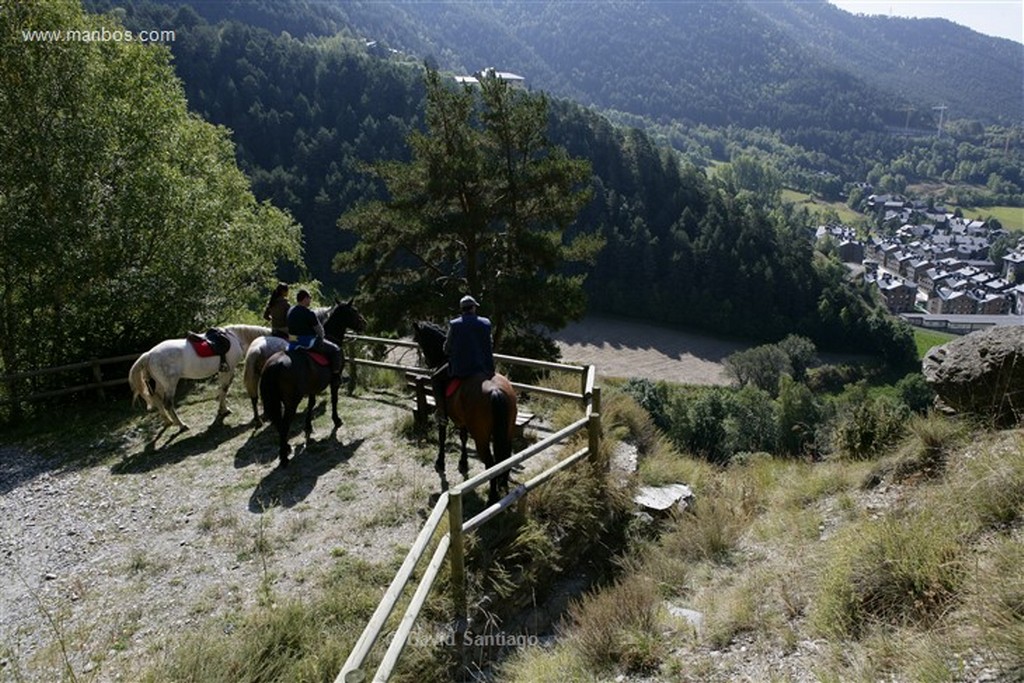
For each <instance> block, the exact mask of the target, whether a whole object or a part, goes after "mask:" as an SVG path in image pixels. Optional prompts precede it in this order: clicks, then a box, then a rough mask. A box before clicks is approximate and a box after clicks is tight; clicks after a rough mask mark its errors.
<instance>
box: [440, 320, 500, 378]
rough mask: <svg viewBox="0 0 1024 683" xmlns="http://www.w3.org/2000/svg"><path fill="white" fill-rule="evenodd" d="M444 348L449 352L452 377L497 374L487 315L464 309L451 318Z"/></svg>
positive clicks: (449, 369) (449, 367)
mask: <svg viewBox="0 0 1024 683" xmlns="http://www.w3.org/2000/svg"><path fill="white" fill-rule="evenodd" d="M444 350H445V352H446V353H447V354H448V374H450V375H451V376H452V377H470V376H472V375H478V374H484V375H486V376H488V377H490V376H492V375H493V374H494V351H493V349H492V348H491V321H490V320H488V319H487V318H483V317H480V316H477V315H475V314H473V313H463V314H462V316H461V317H459V318H455V319H454V320H452V321H450V322H449V323H448V337H447V338H446V339H445V341H444Z"/></svg>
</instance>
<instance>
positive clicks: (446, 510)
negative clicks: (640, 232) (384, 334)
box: [335, 337, 601, 683]
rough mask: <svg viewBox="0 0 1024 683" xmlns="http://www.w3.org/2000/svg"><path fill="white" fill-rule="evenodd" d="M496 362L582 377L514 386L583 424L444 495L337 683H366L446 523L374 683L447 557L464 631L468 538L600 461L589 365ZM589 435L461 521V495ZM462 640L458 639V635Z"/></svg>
mask: <svg viewBox="0 0 1024 683" xmlns="http://www.w3.org/2000/svg"><path fill="white" fill-rule="evenodd" d="M353 340H354V341H362V342H368V343H381V344H388V345H391V346H394V347H404V346H409V345H410V344H411V343H410V342H404V341H400V340H393V339H376V338H373V337H354V338H353ZM413 346H414V345H413ZM495 359H496V360H499V361H502V362H505V363H509V364H513V365H515V364H521V365H527V366H530V367H534V368H542V369H550V370H560V371H567V372H574V373H578V374H579V375H580V391H579V393H575V392H568V391H562V390H557V389H549V388H547V387H538V386H531V385H524V384H516V385H515V386H516V387H517V388H519V389H529V390H530V391H534V392H537V393H541V394H548V395H554V396H558V397H560V398H567V399H573V400H578V401H580V402H581V404H582V407H583V417H581V418H580V419H579V420H576V421H575V422H573V423H572V424H570V425H568V426H566V427H564V428H562V429H560V430H558V431H557V432H555V433H554V434H552V435H551V436H549V437H547V438H546V439H543V440H541V441H538V442H537V443H535V444H533V445H531V446H529V447H527V448H525V449H523V450H522V451H520V452H518V453H516V454H514V455H513V456H512V457H511V458H509V459H508V460H505V461H504V462H500V463H498V464H496V465H494V466H493V467H491V468H489V469H487V470H485V471H484V472H481V473H480V474H478V475H476V476H474V477H472V478H470V479H467V480H466V481H465V482H463V483H462V484H460V485H458V486H456V487H454V488H452V489H450V490H448V491H446V492H444V493H442V494H441V496H440V498H439V499H438V501H437V503H436V504H435V505H434V509H433V511H432V512H431V513H430V515H429V517H428V518H427V521H426V523H425V524H424V525H423V528H422V529H421V530H420V533H419V535H418V536H417V537H416V541H415V542H414V543H413V545H412V548H410V550H409V553H408V554H407V555H406V557H405V561H404V562H403V563H402V566H401V567H400V568H399V570H398V573H397V574H396V575H395V578H394V579H393V580H392V581H391V585H390V586H389V587H388V589H387V591H386V592H385V594H384V597H383V599H382V600H381V602H380V604H379V605H377V609H376V610H375V611H374V613H373V616H371V617H370V620H369V622H368V623H367V625H366V628H365V629H363V632H362V634H361V635H360V636H359V639H358V640H357V641H356V644H355V646H354V647H353V648H352V651H351V652H350V653H349V656H348V659H347V660H346V661H345V664H344V666H343V667H342V669H341V671H340V672H339V673H338V676H337V678H336V679H335V683H357V682H361V681H365V680H367V673H368V672H367V671H365V670H364V669H363V665H364V663H365V662H366V659H367V657H368V656H369V654H370V652H371V650H372V649H373V647H374V645H375V644H376V643H377V641H378V640H379V639H380V637H381V633H382V631H383V630H384V627H385V624H386V623H387V620H388V618H389V617H390V616H391V614H392V612H393V611H394V609H395V606H396V605H397V604H398V601H399V600H400V599H401V597H402V595H403V594H404V593H405V590H406V588H407V587H408V586H409V583H410V581H411V579H412V575H413V572H414V571H415V570H416V567H417V565H418V564H419V563H420V561H421V559H422V558H423V556H424V555H425V554H426V551H427V548H428V547H429V546H430V543H431V541H432V540H433V538H434V536H435V535H436V534H437V531H438V528H439V527H440V525H441V522H442V521H443V520H444V519H445V518H446V517H447V519H448V532H447V533H445V534H444V535H443V536H442V537H441V538H440V540H439V541H438V543H437V546H436V547H435V548H434V552H433V555H431V558H430V560H429V562H428V563H427V566H426V568H425V569H424V570H423V575H422V576H421V577H420V579H419V581H418V582H417V583H416V588H415V591H414V593H413V595H412V598H411V599H410V601H409V604H408V606H407V607H406V610H405V613H404V614H403V615H402V618H401V620H400V621H399V623H398V626H397V628H396V630H395V632H394V634H393V635H392V637H391V642H390V643H389V645H388V648H387V651H386V652H385V653H384V656H383V658H382V659H381V662H380V664H379V665H378V667H377V669H376V672H375V673H374V675H373V681H375V682H376V681H387V680H388V678H389V677H390V676H391V673H392V672H393V671H394V668H395V666H396V665H397V664H398V659H399V657H400V656H401V654H402V650H403V649H404V648H405V646H406V644H407V643H408V640H409V636H410V634H411V632H412V628H413V625H414V623H415V621H416V617H417V616H418V615H419V612H420V609H421V608H422V607H423V604H424V602H425V601H426V599H427V595H428V594H429V593H430V589H431V587H432V586H433V584H434V581H435V580H436V578H437V575H438V573H439V572H440V570H441V567H442V566H443V564H444V561H445V557H446V556H447V558H448V561H449V563H450V573H451V586H452V596H451V597H452V606H453V612H454V617H455V623H456V624H460V625H462V628H464V627H465V624H466V623H467V622H466V612H467V604H466V573H465V545H464V540H463V539H464V535H465V534H466V533H468V532H470V531H473V530H474V529H477V528H479V527H480V526H482V525H483V524H485V523H486V522H487V521H488V520H491V519H493V518H494V517H495V516H496V515H498V514H500V513H501V512H502V511H503V510H506V509H507V508H508V507H509V506H511V505H512V504H513V503H515V502H516V501H517V500H519V499H520V498H522V497H523V496H524V495H526V494H527V493H528V492H529V491H531V490H533V489H535V488H537V487H538V486H541V485H542V484H544V483H545V482H547V481H548V480H550V479H551V478H552V477H553V476H554V475H555V474H557V473H558V472H560V471H562V470H564V469H567V468H569V467H571V466H572V465H574V464H575V463H577V462H579V461H580V460H581V459H583V458H584V457H586V456H588V455H591V456H595V457H596V454H597V452H598V449H599V447H600V439H601V414H600V401H601V392H600V388H599V387H596V386H595V375H596V373H595V369H594V366H592V365H591V366H586V367H583V366H576V365H564V364H561V363H546V362H543V361H536V360H531V359H527V358H516V357H513V356H502V355H498V354H495ZM351 362H352V363H353V364H354V365H366V366H370V367H380V368H389V369H392V370H396V371H401V372H408V371H414V370H422V369H421V368H416V367H415V366H407V365H404V364H399V363H388V362H385V361H375V360H368V359H359V358H352V359H351ZM584 429H585V430H587V434H588V441H587V447H586V448H582V449H580V450H578V451H576V452H575V453H572V454H571V455H569V456H567V457H564V458H562V459H561V460H559V462H557V463H556V464H554V465H552V466H551V467H548V468H547V469H546V470H544V471H543V472H541V473H540V474H538V475H536V476H535V477H533V478H532V479H530V480H529V481H527V482H526V483H524V484H520V485H519V486H517V487H516V488H515V489H513V490H512V491H510V492H509V493H508V494H507V495H506V496H505V497H504V498H502V499H501V500H499V501H498V502H496V503H494V504H493V505H490V506H489V507H487V508H485V509H484V510H483V511H481V512H480V513H479V514H477V515H476V516H474V517H472V518H471V519H469V520H466V519H465V518H464V516H463V511H462V499H463V495H464V494H466V493H467V492H470V491H472V490H474V489H476V488H477V487H479V486H482V485H484V484H486V483H487V482H489V481H490V480H491V479H493V478H495V477H497V476H499V475H501V474H503V473H505V472H508V471H509V470H511V469H512V468H513V467H516V466H518V465H520V464H522V463H524V462H526V461H527V460H529V459H530V458H532V457H534V456H536V455H538V454H540V453H542V452H544V451H547V450H548V449H550V448H553V447H554V446H557V445H558V444H560V443H561V442H563V441H565V440H566V439H568V438H569V437H571V436H572V435H574V434H576V433H578V432H581V431H582V430H584ZM459 635H460V636H461V634H459Z"/></svg>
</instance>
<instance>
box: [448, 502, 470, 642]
mask: <svg viewBox="0 0 1024 683" xmlns="http://www.w3.org/2000/svg"><path fill="white" fill-rule="evenodd" d="M448 534H449V537H450V538H451V545H450V546H449V548H448V552H449V553H451V573H452V577H451V580H452V603H453V607H454V610H455V642H456V643H461V642H462V634H463V633H465V631H466V627H467V621H466V610H467V608H466V560H465V544H464V542H463V537H462V491H460V490H459V489H455V490H453V491H449V492H448Z"/></svg>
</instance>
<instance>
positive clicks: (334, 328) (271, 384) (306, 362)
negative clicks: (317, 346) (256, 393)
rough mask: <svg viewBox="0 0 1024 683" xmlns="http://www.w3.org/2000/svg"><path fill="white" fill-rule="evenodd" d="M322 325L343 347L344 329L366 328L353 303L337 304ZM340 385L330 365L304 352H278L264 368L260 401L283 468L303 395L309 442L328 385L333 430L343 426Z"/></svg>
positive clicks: (297, 350) (359, 329) (357, 330)
mask: <svg viewBox="0 0 1024 683" xmlns="http://www.w3.org/2000/svg"><path fill="white" fill-rule="evenodd" d="M323 326H324V333H325V335H326V336H327V338H328V339H329V340H331V341H333V342H334V343H336V344H337V345H338V347H339V348H342V341H343V340H344V337H345V330H347V329H352V330H355V331H356V332H362V331H363V330H364V329H365V328H366V321H365V320H364V319H363V316H362V315H360V313H359V311H358V310H356V308H355V306H353V305H352V302H351V301H349V302H348V303H345V304H342V303H337V302H336V303H335V305H334V306H332V307H331V308H330V309H329V310H328V312H327V315H326V317H325V318H324V319H323ZM342 354H343V355H342V358H341V364H342V366H344V362H345V357H344V351H342ZM339 384H340V377H339V376H338V375H332V374H331V368H330V367H329V365H320V364H318V363H317V362H316V361H315V360H313V358H312V357H310V354H309V353H307V352H306V351H304V350H302V349H295V350H294V351H278V352H277V353H275V354H274V355H273V356H271V357H270V360H268V361H267V363H266V365H264V366H263V374H262V375H261V376H260V398H261V399H262V401H263V412H264V413H265V414H266V416H267V419H268V420H270V422H271V424H273V425H274V426H275V427H276V428H277V433H278V437H279V442H280V443H279V445H280V447H279V449H278V455H279V456H280V458H281V467H285V466H287V465H288V456H289V454H290V453H291V450H292V449H291V446H289V445H288V432H289V430H290V429H291V424H292V419H294V417H295V413H296V411H297V409H298V406H299V403H300V402H301V401H302V398H303V397H304V396H306V397H308V398H309V401H308V402H307V403H306V421H305V431H306V440H307V441H308V440H309V438H310V436H311V435H312V434H313V406H314V404H315V403H316V396H317V394H319V393H320V392H321V391H323V390H324V389H325V388H326V387H327V386H328V385H330V387H331V419H332V420H333V421H334V430H335V431H337V429H338V428H339V427H341V417H339V416H338V386H339ZM282 408H283V409H282Z"/></svg>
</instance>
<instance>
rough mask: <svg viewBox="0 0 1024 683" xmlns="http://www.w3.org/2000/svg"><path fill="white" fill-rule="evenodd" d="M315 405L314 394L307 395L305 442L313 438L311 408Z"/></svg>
mask: <svg viewBox="0 0 1024 683" xmlns="http://www.w3.org/2000/svg"><path fill="white" fill-rule="evenodd" d="M315 405H316V394H310V395H309V401H307V402H306V425H305V429H306V441H309V440H310V438H312V436H313V407H314V406H315Z"/></svg>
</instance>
